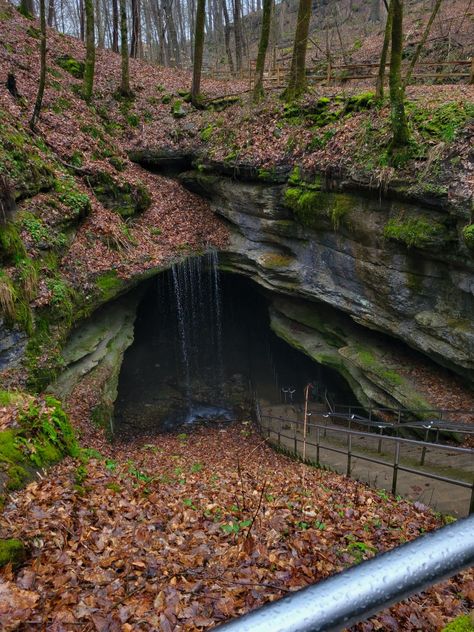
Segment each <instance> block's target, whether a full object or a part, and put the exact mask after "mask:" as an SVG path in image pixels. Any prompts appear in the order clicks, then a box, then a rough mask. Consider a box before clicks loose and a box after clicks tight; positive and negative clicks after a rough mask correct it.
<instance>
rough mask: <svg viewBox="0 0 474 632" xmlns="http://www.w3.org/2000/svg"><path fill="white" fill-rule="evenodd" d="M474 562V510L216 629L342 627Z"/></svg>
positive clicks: (333, 630) (265, 631)
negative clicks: (473, 512)
mask: <svg viewBox="0 0 474 632" xmlns="http://www.w3.org/2000/svg"><path fill="white" fill-rule="evenodd" d="M316 555H317V553H316ZM473 564H474V516H471V517H469V518H465V519H463V520H459V521H457V522H455V523H453V524H450V525H448V526H446V527H443V528H442V529H438V530H437V531H433V532H431V533H428V534H427V535H423V536H421V537H419V538H417V539H416V540H413V541H412V542H409V543H407V544H403V545H402V546H399V547H397V548H395V549H393V550H391V551H389V552H388V553H383V554H381V555H377V556H376V557H375V558H373V559H371V560H368V561H366V562H362V563H361V564H358V565H357V566H353V567H352V568H350V569H348V570H345V571H343V572H342V573H338V574H336V575H333V576H332V577H329V578H328V579H326V580H324V581H321V582H319V583H317V584H314V585H312V586H308V587H307V588H303V589H302V590H299V591H297V592H295V593H292V594H290V595H288V596H286V597H283V598H282V599H279V600H278V601H274V602H272V603H270V604H267V605H265V606H263V607H261V608H258V609H257V610H254V611H253V612H250V613H249V614H246V615H244V616H243V617H240V618H238V619H235V620H233V621H231V622H229V623H225V624H224V625H221V626H218V627H217V628H215V629H216V630H219V631H220V632H339V631H340V630H343V629H344V628H347V627H349V626H351V625H354V624H355V623H357V622H359V621H362V620H364V619H367V618H368V617H370V616H372V615H374V614H376V613H377V612H379V611H380V610H382V609H384V608H387V607H388V606H391V605H392V604H394V603H397V602H399V601H401V600H402V599H405V598H406V597H409V596H410V595H413V594H414V593H417V592H420V591H422V590H424V589H425V588H428V587H429V586H432V585H433V584H435V583H437V582H439V581H442V580H443V579H446V578H448V577H451V576H452V575H454V574H456V573H458V572H460V571H462V570H463V569H465V568H468V567H469V566H471V565H473Z"/></svg>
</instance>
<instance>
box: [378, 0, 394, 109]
mask: <svg viewBox="0 0 474 632" xmlns="http://www.w3.org/2000/svg"><path fill="white" fill-rule="evenodd" d="M392 11H393V3H392V0H390V5H389V7H388V13H387V23H386V24H385V35H384V38H383V46H382V54H381V55H380V64H379V72H378V75H377V83H376V86H375V98H376V99H377V100H379V101H381V100H382V99H383V93H384V82H385V66H386V65H387V55H388V49H389V46H390V38H391V37H392Z"/></svg>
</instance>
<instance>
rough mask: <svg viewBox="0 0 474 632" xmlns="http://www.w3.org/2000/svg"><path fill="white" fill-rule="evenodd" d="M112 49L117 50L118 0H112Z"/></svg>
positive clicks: (116, 51)
mask: <svg viewBox="0 0 474 632" xmlns="http://www.w3.org/2000/svg"><path fill="white" fill-rule="evenodd" d="M112 50H113V51H114V53H118V52H119V10H118V0H112Z"/></svg>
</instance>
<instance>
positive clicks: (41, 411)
mask: <svg viewBox="0 0 474 632" xmlns="http://www.w3.org/2000/svg"><path fill="white" fill-rule="evenodd" d="M16 397H18V394H16ZM77 451H78V447H77V443H76V439H75V435H74V431H73V429H72V427H71V425H70V424H69V420H68V418H67V416H66V414H65V412H64V411H63V409H62V407H61V404H60V403H59V402H58V401H57V400H56V399H54V398H53V397H50V396H47V397H45V398H44V399H41V400H39V399H33V398H28V399H27V398H26V397H25V403H24V405H23V407H22V408H21V410H20V412H19V413H18V414H17V418H16V424H15V426H14V427H12V428H8V429H7V430H3V431H2V432H0V470H1V471H2V474H3V476H2V478H3V479H5V482H4V484H3V486H4V488H5V489H6V490H13V489H18V488H19V487H21V486H22V485H23V484H24V483H25V482H26V481H27V480H28V479H29V478H31V475H32V474H33V473H34V471H35V470H36V469H38V468H42V467H45V466H47V465H51V464H52V463H56V462H57V461H59V460H60V459H61V458H62V457H63V456H65V455H68V454H69V455H73V456H74V455H76V454H77Z"/></svg>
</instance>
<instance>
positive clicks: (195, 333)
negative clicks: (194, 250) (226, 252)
mask: <svg viewBox="0 0 474 632" xmlns="http://www.w3.org/2000/svg"><path fill="white" fill-rule="evenodd" d="M218 266H219V257H218V253H217V251H215V250H210V251H209V252H207V253H206V255H205V256H202V257H192V258H188V259H185V260H184V261H182V262H180V263H177V264H175V265H173V267H172V270H171V282H172V286H173V294H174V297H175V309H176V320H177V323H176V324H177V330H178V335H179V342H180V364H181V377H182V379H183V381H184V385H185V391H186V400H187V405H188V409H189V413H190V414H191V412H192V407H193V398H195V397H196V396H197V392H196V390H197V389H198V388H200V389H201V391H202V390H203V389H204V388H205V387H204V386H203V385H205V386H207V387H210V388H212V391H213V404H217V403H220V402H221V401H222V398H223V388H222V387H223V383H224V364H223V348H222V347H223V342H222V340H223V334H222V301H221V290H220V278H219V267H218Z"/></svg>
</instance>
